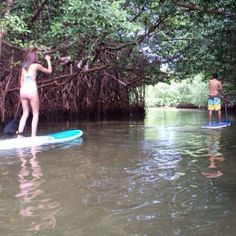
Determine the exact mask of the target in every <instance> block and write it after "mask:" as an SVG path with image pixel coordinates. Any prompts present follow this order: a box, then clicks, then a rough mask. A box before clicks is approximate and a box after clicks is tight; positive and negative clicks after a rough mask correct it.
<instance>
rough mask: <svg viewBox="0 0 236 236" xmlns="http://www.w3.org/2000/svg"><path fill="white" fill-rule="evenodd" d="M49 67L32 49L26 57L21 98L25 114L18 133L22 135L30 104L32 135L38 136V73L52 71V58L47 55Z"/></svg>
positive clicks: (21, 79) (22, 73)
mask: <svg viewBox="0 0 236 236" xmlns="http://www.w3.org/2000/svg"><path fill="white" fill-rule="evenodd" d="M45 59H46V61H47V65H48V66H47V68H45V67H43V66H42V65H41V64H39V60H38V56H37V54H36V52H34V51H30V52H28V54H27V55H26V57H25V60H24V62H23V66H22V70H21V78H20V86H21V87H20V99H21V105H22V109H23V114H22V116H21V119H20V123H19V127H18V131H17V134H18V136H20V135H22V133H23V130H24V128H25V124H26V121H27V118H28V116H29V111H30V106H31V108H32V113H33V118H32V123H31V136H32V137H34V136H36V133H37V127H38V119H39V95H38V88H37V83H36V78H37V73H38V72H40V71H42V72H44V73H47V74H51V73H52V66H51V58H50V56H48V55H47V56H45Z"/></svg>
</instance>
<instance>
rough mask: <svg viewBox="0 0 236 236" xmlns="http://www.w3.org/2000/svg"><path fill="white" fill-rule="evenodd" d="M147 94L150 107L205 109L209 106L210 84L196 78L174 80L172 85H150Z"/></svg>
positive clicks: (147, 102)
mask: <svg viewBox="0 0 236 236" xmlns="http://www.w3.org/2000/svg"><path fill="white" fill-rule="evenodd" d="M146 94H147V95H146V105H147V106H148V107H155V106H158V107H160V106H174V107H181V108H204V107H206V105H207V104H206V102H207V97H208V96H207V94H208V84H207V83H206V82H204V81H202V78H201V77H200V76H196V77H195V78H194V79H193V80H192V81H190V80H188V79H186V80H182V81H180V82H178V81H175V80H172V81H171V83H170V84H167V83H163V82H160V83H157V84H156V85H154V86H150V85H149V86H147V88H146Z"/></svg>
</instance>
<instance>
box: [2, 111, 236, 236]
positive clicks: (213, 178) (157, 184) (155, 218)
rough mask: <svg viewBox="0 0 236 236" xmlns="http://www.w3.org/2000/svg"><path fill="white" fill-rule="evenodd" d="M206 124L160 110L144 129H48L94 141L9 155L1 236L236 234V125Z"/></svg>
mask: <svg viewBox="0 0 236 236" xmlns="http://www.w3.org/2000/svg"><path fill="white" fill-rule="evenodd" d="M230 118H231V119H232V120H234V117H230ZM206 119H207V117H206V113H205V112H203V111H191V110H189V111H179V110H161V109H150V110H149V111H148V113H147V117H146V120H145V121H144V122H134V121H120V122H119V121H114V122H112V121H109V122H88V123H61V124H55V123H53V124H52V123H48V124H41V127H40V130H39V132H41V133H46V132H52V131H55V130H57V131H58V130H62V129H68V128H79V129H82V130H83V131H84V136H83V138H81V139H78V140H76V141H74V142H71V143H67V144H62V145H61V144H60V145H51V146H43V147H32V148H30V149H21V150H12V151H4V152H3V151H2V152H0V235H4V236H16V235H17V236H31V235H46V236H53V235H55V236H60V235H63V236H64V235H65V236H67V235H68V236H103V235H104V236H108V235H109V236H111V235H112V236H118V235H119V236H120V235H122V236H126V235H127V236H131V235H132V236H133V235H137V236H141V235H142V236H144V235H147V236H156V235H157V236H159V235H160V236H162V235H163V236H169V235H170V236H172V235H181V236H189V235H202V236H205V235H207V236H212V235H216V236H221V235H222V236H227V235H229V236H231V235H232V236H233V235H235V232H236V224H235V219H236V200H235V199H236V171H235V168H236V159H235V158H236V156H235V153H236V126H235V125H233V126H231V127H230V128H224V129H220V130H205V129H201V128H200V125H201V124H202V123H204V122H205V121H206Z"/></svg>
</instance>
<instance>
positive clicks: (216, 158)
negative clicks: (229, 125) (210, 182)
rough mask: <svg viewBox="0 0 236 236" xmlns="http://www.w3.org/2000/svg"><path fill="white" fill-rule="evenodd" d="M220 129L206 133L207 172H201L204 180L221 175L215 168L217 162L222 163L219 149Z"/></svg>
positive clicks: (222, 159) (216, 167)
mask: <svg viewBox="0 0 236 236" xmlns="http://www.w3.org/2000/svg"><path fill="white" fill-rule="evenodd" d="M221 132H222V131H221V129H217V130H208V131H207V143H208V156H209V158H208V160H209V166H208V168H207V171H204V172H202V174H203V175H204V176H205V177H206V178H217V177H220V176H222V175H223V172H222V171H221V170H220V169H219V167H218V166H217V163H218V162H222V161H224V157H223V155H222V153H220V149H221V142H220V141H221Z"/></svg>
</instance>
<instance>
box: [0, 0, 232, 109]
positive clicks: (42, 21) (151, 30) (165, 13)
mask: <svg viewBox="0 0 236 236" xmlns="http://www.w3.org/2000/svg"><path fill="white" fill-rule="evenodd" d="M0 12H1V22H0V40H1V41H0V43H1V45H0V46H1V47H0V55H1V58H3V56H4V52H3V50H2V49H1V48H2V46H3V44H5V45H8V46H9V47H10V48H12V49H16V50H17V49H18V50H20V51H22V52H24V51H25V49H27V48H36V49H37V50H38V51H39V52H41V53H42V54H46V53H49V54H50V55H52V56H53V59H54V63H56V65H57V66H56V71H55V72H54V75H53V76H54V78H56V79H58V78H60V79H61V80H63V83H62V84H67V83H69V82H70V81H71V80H74V81H75V78H78V76H79V77H80V78H81V77H83V78H86V79H84V81H85V80H86V83H87V86H88V89H89V88H90V89H91V88H94V89H95V88H96V89H95V90H96V92H94V94H93V93H92V94H93V96H98V97H100V98H101V99H102V100H104V104H105V103H106V104H107V102H105V100H106V101H108V100H109V103H110V101H111V100H112V99H114V100H115V101H118V100H119V99H120V98H121V97H124V96H123V95H121V94H119V95H117V91H121V90H123V92H124V90H126V92H127V102H128V103H130V102H131V103H132V101H133V99H134V98H135V100H136V102H137V100H138V103H142V104H144V103H143V101H142V100H143V98H142V96H143V90H142V89H141V90H140V88H142V86H143V85H145V84H156V83H157V82H159V81H168V80H169V79H171V78H173V77H174V78H179V79H185V78H187V77H193V76H195V75H197V74H200V73H201V74H203V75H204V76H205V77H206V78H208V76H209V75H210V74H211V73H212V72H213V71H217V72H219V74H220V77H221V78H223V79H224V80H225V81H227V82H229V83H231V84H232V85H234V86H235V85H236V80H235V72H236V71H235V70H236V69H235V65H234V64H235V59H236V56H235V55H236V54H235V51H236V46H235V44H234V42H235V37H236V24H235V22H236V2H235V1H234V0H224V1H222V0H217V1H203V0H193V1H185V0H148V1H147V0H117V1H115V0H99V1H96V0H57V1H55V0H31V1H28V0H23V1H22V0H5V1H1V4H0ZM5 55H6V54H5ZM65 58H69V60H70V67H69V66H67V64H66V63H61V60H63V59H65ZM19 59H20V58H14V60H15V62H14V63H16V62H17V61H19ZM2 60H4V59H2ZM2 63H3V62H2ZM65 64H66V65H65ZM85 69H86V70H85ZM67 75H68V76H67ZM105 77H106V78H107V79H106V82H105V79H104V78H105ZM3 78H6V74H3V73H2V74H1V80H3ZM88 78H89V80H88ZM101 78H102V79H101ZM94 79H96V82H95V81H94ZM88 81H90V82H88ZM46 82H47V81H46ZM46 82H45V84H44V85H43V84H42V86H46V85H47V83H46ZM51 82H52V81H51ZM51 82H50V84H51ZM77 82H78V80H77ZM57 83H58V82H57ZM57 83H56V82H55V83H54V86H55V85H56V84H57ZM114 83H116V84H117V86H118V87H117V86H114ZM62 84H60V86H61V85H62ZM58 86H59V85H58ZM103 86H105V87H106V89H105V90H104V89H101V88H102V87H103ZM98 88H99V89H98ZM114 88H115V89H114ZM137 89H138V94H139V95H137ZM13 90H14V89H13ZM95 90H94V91H95ZM98 90H99V92H98ZM101 91H102V92H101ZM123 92H122V94H123ZM126 92H125V93H126ZM130 92H131V94H130ZM105 93H106V94H107V95H108V93H109V94H110V95H109V96H108V97H107V99H105V97H104V94H105ZM111 94H116V95H114V97H112V96H111ZM84 96H85V97H84V99H85V100H87V102H88V100H89V103H91V102H92V98H88V94H87V95H84ZM125 97H126V96H125ZM137 97H139V98H138V99H137ZM100 101H101V100H100ZM94 102H95V101H94ZM94 102H92V103H94ZM104 104H103V105H104ZM113 105H114V104H113ZM94 106H95V104H94ZM96 106H97V104H96ZM111 106H112V105H111Z"/></svg>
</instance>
